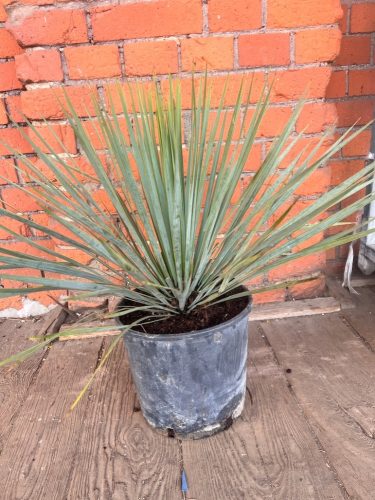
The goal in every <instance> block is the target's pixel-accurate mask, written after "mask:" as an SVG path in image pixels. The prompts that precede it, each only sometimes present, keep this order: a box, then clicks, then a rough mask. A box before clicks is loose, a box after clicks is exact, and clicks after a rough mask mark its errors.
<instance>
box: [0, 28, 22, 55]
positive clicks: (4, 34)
mask: <svg viewBox="0 0 375 500" xmlns="http://www.w3.org/2000/svg"><path fill="white" fill-rule="evenodd" d="M22 51H23V49H22V48H21V47H20V46H19V45H18V43H17V40H16V39H15V38H14V36H13V35H12V33H10V31H8V30H5V29H1V28H0V57H13V56H15V55H16V54H21V52H22Z"/></svg>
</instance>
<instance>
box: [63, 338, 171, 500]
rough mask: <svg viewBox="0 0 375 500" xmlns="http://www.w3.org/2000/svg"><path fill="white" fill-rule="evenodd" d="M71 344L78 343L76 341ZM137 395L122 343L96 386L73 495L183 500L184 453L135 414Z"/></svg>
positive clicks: (80, 499) (83, 433)
mask: <svg viewBox="0 0 375 500" xmlns="http://www.w3.org/2000/svg"><path fill="white" fill-rule="evenodd" d="M69 345H75V343H70V344H69ZM134 406H135V393H134V388H133V385H132V381H131V375H130V370H129V365H128V360H127V355H126V352H125V349H124V346H123V345H122V343H121V344H119V345H118V346H117V348H116V350H115V352H114V353H113V355H112V356H111V358H110V359H109V361H108V364H107V365H106V366H105V368H104V369H103V371H102V372H101V373H100V375H99V376H98V378H97V379H96V381H95V382H94V384H93V387H92V397H91V399H90V401H89V403H88V411H87V415H86V419H85V425H84V426H83V427H82V429H81V435H80V440H79V444H78V451H77V456H76V460H75V461H76V463H77V464H79V466H78V467H76V468H74V469H73V472H72V476H71V478H70V482H69V486H68V494H67V497H68V498H71V499H74V500H84V499H85V500H86V499H101V500H112V499H113V500H115V499H116V500H117V499H118V500H120V499H121V500H143V499H144V500H159V499H160V500H167V499H168V500H175V499H176V500H177V499H178V500H179V499H180V498H181V493H180V490H179V486H180V485H179V479H180V470H181V463H180V459H181V456H180V449H179V444H178V442H177V440H175V439H170V438H167V437H164V436H161V435H159V434H157V433H156V432H154V431H153V430H152V429H151V428H150V427H149V426H148V424H147V423H146V422H145V420H144V418H143V416H142V414H141V412H140V411H136V412H134Z"/></svg>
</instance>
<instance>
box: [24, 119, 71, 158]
mask: <svg viewBox="0 0 375 500" xmlns="http://www.w3.org/2000/svg"><path fill="white" fill-rule="evenodd" d="M37 134H40V135H41V137H42V139H40V138H39V137H38V135H37ZM29 137H30V140H32V141H33V143H34V144H35V146H37V147H39V148H40V149H41V150H42V151H43V152H44V153H51V151H50V150H49V149H48V147H47V146H46V145H45V144H43V140H45V141H46V142H47V143H48V145H49V146H50V147H51V149H52V150H53V152H54V153H57V154H58V153H73V154H75V153H76V152H77V146H76V141H75V136H74V132H73V129H72V127H70V126H69V125H60V124H58V125H48V126H40V127H36V130H35V131H33V130H32V129H30V130H29ZM61 143H62V144H61Z"/></svg>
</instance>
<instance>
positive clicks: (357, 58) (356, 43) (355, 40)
mask: <svg viewBox="0 0 375 500" xmlns="http://www.w3.org/2000/svg"><path fill="white" fill-rule="evenodd" d="M370 57H371V37H370V35H364V36H350V35H349V36H343V37H342V40H341V48H340V53H339V55H338V57H337V59H336V61H335V64H336V65H338V66H340V65H347V64H348V65H349V64H368V63H369V62H370Z"/></svg>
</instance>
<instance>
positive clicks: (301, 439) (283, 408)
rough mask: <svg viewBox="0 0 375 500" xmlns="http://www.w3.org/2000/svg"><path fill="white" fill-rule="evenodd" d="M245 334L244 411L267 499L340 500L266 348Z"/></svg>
mask: <svg viewBox="0 0 375 500" xmlns="http://www.w3.org/2000/svg"><path fill="white" fill-rule="evenodd" d="M254 326H255V325H254ZM251 332H252V333H251V335H250V363H249V370H248V374H249V376H248V384H249V390H250V392H251V394H252V397H253V400H254V406H253V407H252V408H247V412H248V417H249V419H250V421H251V423H252V425H253V427H254V436H255V439H256V443H257V448H258V450H259V453H260V454H261V456H262V459H263V462H264V464H265V468H266V471H267V476H268V478H269V481H270V482H271V484H272V491H273V498H275V499H280V500H285V499H296V500H299V499H304V500H309V499H321V500H327V499H338V498H340V499H342V498H344V497H343V494H342V492H341V491H340V488H339V486H338V484H337V482H336V481H335V478H334V475H333V474H332V471H331V470H330V469H329V468H328V467H327V463H326V460H325V458H324V455H323V454H322V453H321V451H320V450H319V447H318V445H317V443H316V442H315V440H314V436H313V434H312V432H311V430H310V428H309V425H308V422H307V421H306V419H305V417H304V415H303V413H302V411H301V409H300V408H299V407H298V403H297V402H296V400H295V397H294V396H293V395H292V393H291V392H290V390H289V388H288V382H287V379H286V377H285V373H284V372H283V370H282V369H281V368H280V366H279V365H278V364H277V363H276V361H275V359H274V356H273V353H272V351H271V348H270V347H269V346H268V345H267V344H266V343H265V340H264V339H263V338H262V336H261V334H260V332H259V329H258V328H253V329H252V330H251Z"/></svg>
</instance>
